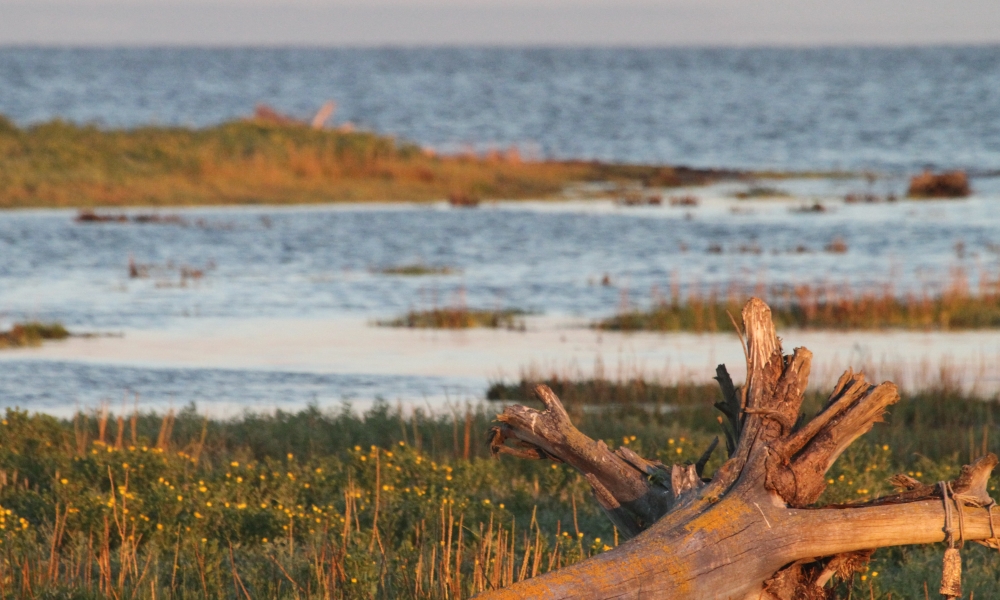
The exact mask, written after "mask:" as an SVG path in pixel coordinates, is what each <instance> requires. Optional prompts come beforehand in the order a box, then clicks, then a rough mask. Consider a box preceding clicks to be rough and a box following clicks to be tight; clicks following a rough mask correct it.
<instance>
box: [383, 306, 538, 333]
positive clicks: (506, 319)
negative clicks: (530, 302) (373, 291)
mask: <svg viewBox="0 0 1000 600" xmlns="http://www.w3.org/2000/svg"><path fill="white" fill-rule="evenodd" d="M526 314H528V313H527V312H525V311H523V310H520V309H516V308H504V309H476V308H466V307H452V308H432V309H428V310H411V311H409V312H407V313H406V314H405V315H403V316H401V317H397V318H395V319H390V320H387V321H379V322H378V324H379V325H382V326H384V327H412V328H421V329H471V328H475V327H487V328H492V329H516V330H524V327H525V325H524V319H523V317H524V315H526Z"/></svg>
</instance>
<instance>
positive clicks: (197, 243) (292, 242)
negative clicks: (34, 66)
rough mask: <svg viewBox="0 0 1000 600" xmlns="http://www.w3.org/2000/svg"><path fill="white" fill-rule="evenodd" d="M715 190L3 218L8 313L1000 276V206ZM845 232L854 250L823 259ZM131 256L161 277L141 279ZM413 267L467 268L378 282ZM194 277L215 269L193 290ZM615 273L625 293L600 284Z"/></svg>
mask: <svg viewBox="0 0 1000 600" xmlns="http://www.w3.org/2000/svg"><path fill="white" fill-rule="evenodd" d="M711 191H712V190H702V191H701V192H700V193H702V195H703V198H704V199H703V205H702V206H700V207H697V208H695V209H678V208H674V207H654V208H644V209H635V208H617V207H613V206H612V205H611V204H610V203H607V202H604V203H593V202H590V203H587V202H576V203H572V202H571V203H555V204H551V203H538V204H519V203H510V204H499V205H495V206H486V207H483V208H481V209H478V210H463V209H451V208H448V207H446V206H414V205H394V206H388V207H383V206H377V207H376V206H334V207H302V208H284V209H279V208H273V207H263V208H259V207H255V208H237V209H185V210H178V211H171V212H172V213H175V214H178V215H180V216H181V217H182V219H183V220H184V222H185V223H186V224H185V225H170V224H164V225H152V224H146V225H142V224H120V223H97V224H92V223H76V222H75V221H74V217H75V213H73V212H70V211H28V212H9V213H3V214H0V256H3V260H2V261H0V311H3V314H5V315H7V316H8V319H15V318H16V319H21V318H40V319H51V320H58V321H61V322H63V323H65V324H66V325H67V326H69V327H71V328H75V329H85V330H103V331H116V330H120V329H122V328H137V329H149V328H161V327H169V326H171V324H172V323H176V322H181V321H185V320H191V319H199V318H290V317H296V318H302V317H314V318H329V317H337V316H345V315H346V316H357V317H363V318H370V319H379V318H388V317H392V316H395V315H397V314H399V313H401V312H404V311H406V310H408V309H411V308H418V309H420V308H431V307H435V306H448V305H457V304H466V305H468V306H473V307H483V308H505V307H513V308H521V309H525V310H529V311H534V312H541V313H545V314H548V315H559V316H577V317H586V318H595V317H600V316H604V315H607V314H609V313H611V312H613V311H614V310H615V309H616V308H617V307H618V306H619V305H620V303H621V302H622V300H623V295H627V296H628V298H629V300H630V301H631V302H633V303H637V304H640V305H641V304H644V303H648V302H649V301H650V300H651V299H652V296H653V295H654V294H655V293H656V291H655V289H658V290H659V292H660V293H663V294H666V293H668V292H669V290H670V289H671V286H673V285H680V286H682V291H684V290H689V289H693V288H695V287H696V286H697V289H700V290H701V291H703V292H704V291H708V290H710V289H715V290H717V291H720V292H724V291H725V289H726V288H728V287H729V286H730V285H739V286H742V287H743V288H752V287H753V286H754V285H757V284H765V285H774V284H804V283H813V284H831V283H832V284H841V283H847V284H850V285H853V286H855V287H862V288H863V287H866V286H876V285H881V284H883V283H885V282H887V281H890V280H891V281H892V282H893V285H894V286H895V289H896V290H897V291H900V292H902V291H906V290H908V289H909V290H916V291H923V290H929V291H932V292H933V291H936V290H940V288H941V286H944V285H947V283H948V279H949V276H950V275H949V273H950V272H951V271H952V270H953V269H955V268H957V267H961V268H964V269H965V271H966V272H967V274H968V276H969V278H970V279H971V280H972V281H973V283H975V281H976V279H977V277H978V276H979V275H980V273H981V272H984V271H985V272H986V273H987V274H989V275H990V276H996V274H997V270H998V262H997V254H996V252H997V251H998V250H1000V215H997V212H996V211H995V210H993V208H992V207H993V205H994V203H995V202H996V199H995V198H991V197H988V196H984V197H978V198H976V199H973V200H969V201H964V202H947V201H946V202H930V203H913V202H899V203H895V204H883V205H844V204H838V203H832V202H828V204H829V205H830V212H828V213H823V214H798V213H795V212H793V211H792V209H794V208H796V207H797V206H798V205H799V204H801V202H796V201H786V202H762V203H756V204H754V203H753V202H746V201H742V202H741V201H738V200H732V199H727V198H725V197H721V196H720V197H715V198H713V197H711V196H710V194H711ZM734 209H735V210H740V211H745V210H750V211H753V212H752V213H751V214H742V213H735V214H734V213H733V212H732V211H733V210H734ZM838 238H839V239H842V240H843V241H844V242H845V243H846V244H847V247H848V251H847V253H845V254H834V253H830V252H826V251H824V248H825V247H826V246H827V245H828V244H830V242H832V241H833V240H835V239H838ZM959 242H961V244H962V245H963V246H962V253H961V256H959V253H958V252H957V251H956V248H955V246H956V244H957V243H959ZM713 246H714V247H717V248H718V249H719V250H721V252H719V253H716V252H713V251H712V250H713ZM800 248H801V249H802V250H804V252H798V251H796V250H798V249H800ZM130 259H131V260H132V261H134V262H135V263H136V265H137V266H138V268H139V269H145V270H146V271H147V272H146V273H145V274H146V275H147V276H146V277H142V278H130V277H129V269H128V264H129V260H130ZM406 264H426V265H433V266H440V267H448V268H450V269H452V270H453V271H454V273H453V274H449V275H435V276H425V277H407V276H390V275H383V274H381V273H380V272H379V269H380V268H384V267H389V266H399V265H406ZM184 269H187V270H188V271H191V270H195V269H197V270H200V271H202V273H203V275H202V276H201V277H200V278H198V279H193V278H185V277H184V276H183V270H184ZM605 275H608V276H609V278H610V281H611V283H612V285H600V281H601V280H602V279H603V278H604V276H605ZM654 288H655V289H654Z"/></svg>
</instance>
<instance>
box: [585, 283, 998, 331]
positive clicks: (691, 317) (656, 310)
mask: <svg viewBox="0 0 1000 600" xmlns="http://www.w3.org/2000/svg"><path fill="white" fill-rule="evenodd" d="M750 295H751V294H750V293H749V292H746V291H742V290H735V289H734V290H730V292H729V293H727V294H725V295H724V296H720V295H719V294H716V293H714V292H713V293H708V294H705V295H701V294H697V293H695V294H691V295H689V296H688V297H686V298H683V299H682V298H681V297H680V296H679V295H677V294H675V295H674V297H673V298H671V299H669V300H667V299H662V298H661V299H659V300H656V301H654V303H653V304H652V306H651V307H650V308H648V309H645V310H643V309H635V308H625V309H622V310H620V311H619V312H618V313H617V314H615V315H613V316H611V317H608V318H606V319H602V320H599V321H597V322H596V323H595V324H594V327H596V328H598V329H608V330H613V331H693V332H699V333H700V332H717V331H732V329H733V325H732V322H731V321H730V317H729V315H730V314H731V315H733V316H734V317H735V318H736V320H737V322H740V319H741V317H740V311H741V309H742V307H743V305H744V303H745V302H746V299H747V298H748V297H749V296H750ZM753 295H758V296H760V297H762V298H764V300H765V301H766V302H768V303H769V304H770V306H771V311H772V316H773V319H774V322H775V325H776V326H777V327H778V328H779V329H783V328H798V329H829V330H858V329H868V330H872V329H916V330H962V329H996V328H1000V289H998V287H997V285H996V283H995V282H989V281H985V282H983V283H981V285H980V291H979V292H978V293H972V292H971V291H970V290H969V287H968V285H967V283H966V282H965V280H964V277H962V276H960V275H956V277H955V278H954V279H953V281H952V283H951V284H950V285H949V286H948V287H947V288H946V289H945V290H944V291H943V292H942V293H940V294H931V293H929V292H928V293H921V294H905V295H898V294H896V293H894V292H893V290H892V289H891V288H888V287H887V288H883V289H881V290H871V291H857V290H854V289H851V288H848V287H846V286H840V287H837V286H809V285H800V286H794V287H791V288H781V287H774V288H771V289H757V290H755V291H754V292H753Z"/></svg>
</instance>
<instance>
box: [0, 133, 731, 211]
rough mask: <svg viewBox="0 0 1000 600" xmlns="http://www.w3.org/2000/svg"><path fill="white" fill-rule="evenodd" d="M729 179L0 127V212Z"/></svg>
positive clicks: (284, 140) (342, 147) (340, 143)
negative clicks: (47, 208)
mask: <svg viewBox="0 0 1000 600" xmlns="http://www.w3.org/2000/svg"><path fill="white" fill-rule="evenodd" d="M738 175H739V174H737V173H734V172H723V171H710V170H695V169H688V168H683V167H677V168H674V167H669V166H639V165H636V166H632V165H607V164H601V163H592V162H583V161H562V162H558V161H538V162H524V161H521V160H520V159H518V158H517V157H516V156H506V155H499V154H496V153H495V154H493V155H490V156H488V157H478V156H471V155H470V156H455V157H440V156H435V155H433V153H429V152H425V151H424V150H422V149H421V148H419V147H418V146H416V145H414V144H410V143H406V142H400V141H397V140H396V139H394V138H392V137H390V136H384V135H376V134H374V133H368V132H344V131H332V130H314V129H312V128H310V127H308V126H306V125H297V124H274V123H267V122H263V121H233V122H229V123H222V124H220V125H216V126H213V127H208V128H204V129H189V128H181V127H153V126H147V127H139V128H135V129H127V130H106V129H100V128H98V127H96V126H93V125H83V126H81V125H75V124H71V123H67V122H64V121H58V120H56V121H51V122H47V123H41V124H38V125H32V126H30V127H26V128H20V127H17V126H16V125H15V124H14V123H13V122H11V121H10V120H8V119H6V118H4V117H2V116H0V208H14V207H41V206H50V207H85V208H88V207H96V206H125V205H150V206H165V205H198V204H258V203H269V204H284V203H317V202H342V201H388V200H409V201H427V200H442V199H445V198H448V197H449V196H453V195H456V194H458V195H465V196H469V197H476V198H482V199H518V198H544V197H550V196H553V195H556V194H559V193H560V192H561V191H562V190H563V189H565V188H566V186H567V185H568V184H570V183H573V182H581V181H611V182H622V183H635V182H639V183H642V184H644V185H655V186H672V185H692V184H698V183H708V182H711V181H715V180H716V179H719V178H722V177H736V176H738Z"/></svg>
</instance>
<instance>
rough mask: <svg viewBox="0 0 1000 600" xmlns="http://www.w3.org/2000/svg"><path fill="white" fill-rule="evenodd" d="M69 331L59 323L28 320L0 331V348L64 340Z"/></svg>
mask: <svg viewBox="0 0 1000 600" xmlns="http://www.w3.org/2000/svg"><path fill="white" fill-rule="evenodd" d="M68 337H69V332H68V331H66V328H65V327H63V326H62V324H61V323H39V322H38V321H29V322H27V323H17V324H16V325H14V326H13V327H11V328H10V331H0V348H20V347H24V346H39V345H41V343H42V342H43V341H45V340H64V339H66V338H68Z"/></svg>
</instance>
